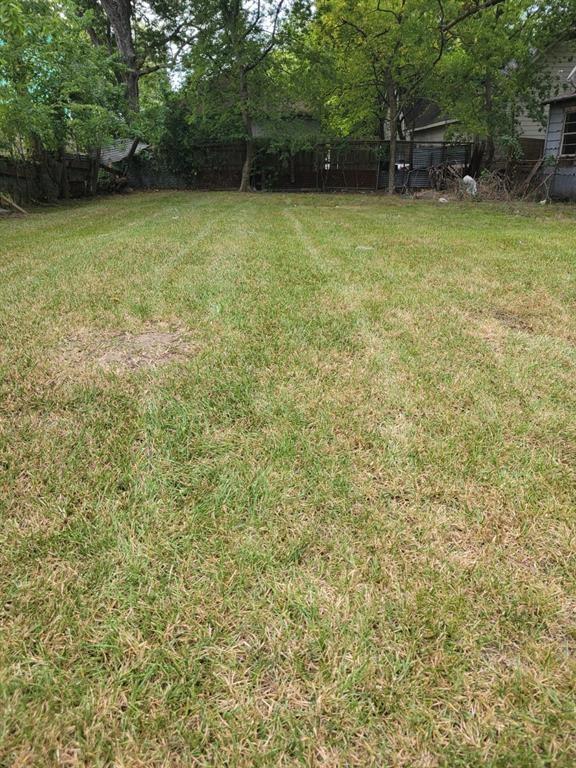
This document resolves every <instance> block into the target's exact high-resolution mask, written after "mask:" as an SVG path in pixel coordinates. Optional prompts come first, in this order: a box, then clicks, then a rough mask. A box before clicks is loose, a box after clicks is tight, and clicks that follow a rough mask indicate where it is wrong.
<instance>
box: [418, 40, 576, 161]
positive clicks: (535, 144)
mask: <svg viewBox="0 0 576 768" xmlns="http://www.w3.org/2000/svg"><path fill="white" fill-rule="evenodd" d="M542 62H543V68H544V69H545V71H546V72H547V73H548V75H549V77H550V98H551V99H554V98H562V97H563V96H565V95H566V94H567V93H568V92H570V93H572V92H573V90H574V87H573V86H572V85H571V84H570V81H569V78H570V77H573V76H574V75H576V40H568V41H559V42H557V43H555V44H554V45H552V46H550V47H549V48H548V49H547V50H546V51H545V52H544V53H543V54H542ZM549 104H550V102H546V104H545V105H544V106H545V109H544V121H543V122H540V121H539V120H537V119H535V118H534V117H532V116H530V115H529V114H528V113H527V112H523V113H521V114H519V115H518V117H517V125H518V133H519V139H520V144H521V146H522V149H523V156H524V159H526V160H537V159H538V158H539V157H542V154H543V151H544V143H545V136H546V121H547V118H548V105H549ZM412 125H413V128H412V130H411V135H412V136H413V137H414V139H415V140H417V141H421V142H437V141H446V139H447V137H448V136H458V120H455V119H452V118H451V117H450V116H449V115H445V114H443V113H442V111H441V109H440V107H439V106H438V105H437V104H435V103H434V102H431V101H428V102H424V103H423V106H422V107H421V109H420V110H419V112H418V113H417V115H416V116H415V117H414V118H413V120H412ZM458 137H459V138H465V137H462V136H458Z"/></svg>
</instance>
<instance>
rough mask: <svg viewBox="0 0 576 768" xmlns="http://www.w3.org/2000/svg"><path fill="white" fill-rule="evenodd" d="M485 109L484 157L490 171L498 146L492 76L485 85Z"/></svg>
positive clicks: (488, 77) (487, 78)
mask: <svg viewBox="0 0 576 768" xmlns="http://www.w3.org/2000/svg"><path fill="white" fill-rule="evenodd" d="M484 108H485V110H486V118H487V122H488V135H487V136H486V152H485V156H484V164H485V167H486V168H488V170H490V168H491V166H492V163H493V162H494V155H495V154H496V145H495V143H494V116H493V108H494V102H493V98H492V79H491V78H490V75H488V76H487V77H486V81H485V83H484Z"/></svg>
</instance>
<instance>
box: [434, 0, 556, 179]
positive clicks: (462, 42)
mask: <svg viewBox="0 0 576 768" xmlns="http://www.w3.org/2000/svg"><path fill="white" fill-rule="evenodd" d="M552 9H553V5H551V4H549V3H547V4H546V8H544V7H543V4H538V3H536V2H534V0H508V1H507V2H506V3H505V4H502V5H498V6H497V7H495V8H493V9H490V10H487V11H486V12H485V13H483V14H481V15H478V16H473V17H470V18H468V19H467V20H466V21H465V22H463V23H462V24H460V25H459V27H458V30H457V36H455V37H454V38H453V39H452V40H451V45H450V46H449V49H448V51H447V53H446V55H445V56H444V58H443V60H442V62H440V63H439V65H438V67H437V69H436V71H435V76H434V78H433V81H432V83H431V86H430V95H432V96H434V98H435V100H436V101H437V102H438V104H439V105H440V106H441V107H442V108H443V111H444V112H446V113H447V114H449V115H450V116H451V117H453V118H455V119H456V120H458V124H457V128H456V129H455V130H457V132H458V133H459V134H460V135H463V136H468V137H474V140H475V148H476V153H475V154H476V164H477V165H478V166H479V167H480V166H481V165H484V166H487V167H490V165H491V163H492V161H493V159H494V154H495V149H496V146H497V145H498V146H500V147H505V148H507V150H508V153H509V154H510V155H514V154H515V153H518V152H519V151H520V147H519V143H518V139H517V120H518V117H519V115H520V114H521V112H523V111H524V112H529V113H531V114H532V116H534V117H542V106H541V102H542V100H543V99H544V98H545V96H546V95H547V93H548V92H549V89H550V82H549V78H548V73H547V72H546V68H545V67H543V66H542V61H541V59H540V56H541V55H542V54H543V52H544V50H545V48H546V45H547V43H549V42H550V41H551V36H550V34H549V32H550V29H549V25H548V23H544V22H545V18H544V17H545V11H546V12H548V13H550V12H551V11H552ZM557 30H558V28H557ZM555 36H556V39H557V31H556V35H555Z"/></svg>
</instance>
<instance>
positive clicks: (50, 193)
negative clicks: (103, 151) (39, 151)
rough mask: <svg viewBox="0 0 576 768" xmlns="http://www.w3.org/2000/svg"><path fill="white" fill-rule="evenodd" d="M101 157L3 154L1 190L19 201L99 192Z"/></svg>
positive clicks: (1, 160) (0, 174)
mask: <svg viewBox="0 0 576 768" xmlns="http://www.w3.org/2000/svg"><path fill="white" fill-rule="evenodd" d="M97 181H98V158H97V157H96V156H95V157H89V156H88V155H63V156H61V157H59V158H57V159H56V158H54V157H52V156H50V155H47V156H46V157H44V158H43V159H42V160H16V159H14V158H12V157H0V192H5V193H8V194H9V195H10V196H11V197H12V198H13V199H14V200H16V202H19V203H27V202H30V201H53V200H57V199H59V198H64V199H66V198H73V197H84V196H86V195H93V194H95V192H96V185H97Z"/></svg>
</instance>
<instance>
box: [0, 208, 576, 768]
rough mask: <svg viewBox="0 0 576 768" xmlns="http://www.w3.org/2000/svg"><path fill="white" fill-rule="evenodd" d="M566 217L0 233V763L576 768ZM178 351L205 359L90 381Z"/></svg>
mask: <svg viewBox="0 0 576 768" xmlns="http://www.w3.org/2000/svg"><path fill="white" fill-rule="evenodd" d="M575 224H576V213H575V212H574V210H573V209H570V208H567V207H561V206H558V207H552V208H550V207H548V208H545V209H542V208H539V207H538V206H528V205H518V206H509V207H506V208H504V207H497V206H493V205H488V204H476V205H472V204H468V205H465V204H461V205H460V204H450V205H445V206H440V205H437V204H434V203H425V202H416V203H410V202H405V201H401V200H395V201H388V200H386V199H383V198H377V197H361V196H334V197H330V196H325V197H321V196H296V195H293V196H280V195H273V196H267V195H262V194H259V195H251V196H239V195H236V194H200V193H154V194H145V195H136V194H135V195H131V196H129V197H115V198H108V199H101V200H97V201H94V202H87V203H80V204H75V205H72V206H68V207H66V208H64V207H62V208H56V209H52V210H47V211H43V212H38V213H35V214H33V215H30V216H28V217H26V218H21V219H15V218H10V219H7V220H3V221H0V270H1V278H0V307H1V310H0V313H1V327H0V330H1V341H0V377H1V390H0V395H1V403H0V408H1V411H0V505H1V507H2V525H1V527H0V552H1V554H0V563H1V565H0V588H1V594H2V600H1V602H0V615H1V628H2V636H1V641H0V712H1V716H0V765H2V766H52V765H61V766H91V767H92V766H102V767H104V766H115V768H136V767H141V768H144V767H146V768H150V767H151V766H153V767H155V766H158V768H160V766H162V767H166V768H168V767H169V768H173V767H176V766H192V765H198V766H276V765H278V766H289V765H290V766H292V765H308V766H326V767H329V768H333V767H336V766H369V765H373V766H378V767H379V768H381V767H383V766H394V767H396V766H406V768H413V767H419V768H434V767H435V766H450V767H452V766H461V767H462V768H464V767H466V768H469V767H470V766H501V767H502V768H526V767H527V766H573V765H574V764H575V763H576V746H575V745H576V713H575V699H574V686H575V682H576V674H575V665H574V651H575V650H576V631H575V608H576V590H575V512H574V510H575V506H576V505H575V501H576V482H575V481H576V451H575V446H576V387H575V383H576V311H575V299H576V246H575V243H576V240H575V238H574V231H575ZM158 328H172V329H177V330H178V332H179V333H183V334H185V336H186V337H187V343H188V348H187V350H188V351H187V355H186V358H185V359H177V360H175V361H173V362H172V363H170V364H167V365H163V366H160V367H155V368H152V367H141V368H135V369H129V370H122V369H119V368H115V369H106V368H100V367H99V366H98V364H97V363H94V361H92V360H91V355H95V354H96V353H95V352H94V351H93V350H94V349H96V348H97V347H98V345H105V344H106V343H109V340H110V338H111V337H112V336H113V335H115V334H120V333H123V332H129V333H134V334H139V333H142V332H147V331H150V330H154V329H158ZM71 340H74V344H76V345H79V346H80V347H82V345H83V344H84V345H85V351H84V353H83V354H80V355H78V356H77V358H74V357H73V356H72V357H71V356H70V355H69V354H68V353H67V352H66V350H67V349H69V346H70V344H71ZM81 351H82V350H81Z"/></svg>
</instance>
